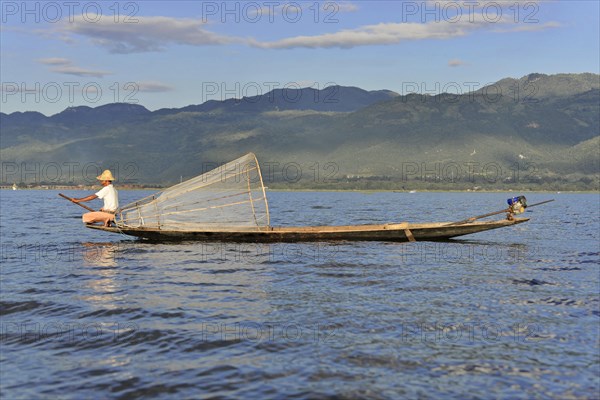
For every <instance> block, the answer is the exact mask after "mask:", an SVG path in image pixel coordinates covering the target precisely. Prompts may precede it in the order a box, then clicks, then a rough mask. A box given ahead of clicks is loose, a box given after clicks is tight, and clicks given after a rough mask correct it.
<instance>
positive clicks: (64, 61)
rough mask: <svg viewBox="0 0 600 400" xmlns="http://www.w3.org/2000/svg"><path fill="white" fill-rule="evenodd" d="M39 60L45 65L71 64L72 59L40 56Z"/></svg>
mask: <svg viewBox="0 0 600 400" xmlns="http://www.w3.org/2000/svg"><path fill="white" fill-rule="evenodd" d="M37 61H38V62H39V63H41V64H45V65H71V60H68V59H66V58H59V57H51V58H40V59H39V60H37Z"/></svg>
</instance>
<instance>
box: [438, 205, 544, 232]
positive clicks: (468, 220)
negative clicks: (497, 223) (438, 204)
mask: <svg viewBox="0 0 600 400" xmlns="http://www.w3.org/2000/svg"><path fill="white" fill-rule="evenodd" d="M551 201H554V199H551V200H545V201H540V202H539V203H535V204H532V205H530V206H527V208H531V207H535V206H539V205H541V204H546V203H550V202H551ZM509 211H510V208H505V209H504V210H500V211H494V212H491V213H487V214H483V215H478V216H476V217H471V218H468V219H463V220H462V221H456V222H451V223H449V224H446V225H444V226H450V225H462V224H468V223H469V222H473V221H475V220H478V219H481V218H485V217H491V216H492V215H498V214H502V213H505V212H509Z"/></svg>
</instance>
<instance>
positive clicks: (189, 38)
mask: <svg viewBox="0 0 600 400" xmlns="http://www.w3.org/2000/svg"><path fill="white" fill-rule="evenodd" d="M90 20H94V17H93V16H90V15H86V18H85V19H84V18H83V17H77V18H74V20H73V22H70V23H63V24H61V26H60V28H59V29H60V30H61V31H62V32H64V33H68V34H71V35H79V36H84V37H88V38H90V39H91V40H92V42H93V43H95V44H97V45H100V46H103V47H106V48H108V50H109V51H110V52H111V53H142V52H150V51H161V50H163V49H164V48H165V47H166V46H167V45H168V44H183V45H190V46H203V45H222V44H227V43H230V42H232V41H233V40H234V39H233V38H230V37H227V36H222V35H218V34H216V33H213V32H210V31H207V30H206V29H204V28H203V25H205V24H204V23H202V22H201V21H200V20H195V19H190V18H172V17H141V16H140V17H136V20H137V22H135V23H115V22H114V21H113V20H112V19H107V18H101V19H100V20H99V21H98V22H95V23H92V22H89V21H90Z"/></svg>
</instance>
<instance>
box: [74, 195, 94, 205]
mask: <svg viewBox="0 0 600 400" xmlns="http://www.w3.org/2000/svg"><path fill="white" fill-rule="evenodd" d="M97 198H98V196H96V195H95V194H90V195H89V196H88V197H82V198H80V199H75V198H73V201H74V202H75V203H83V202H85V201H90V200H94V199H97Z"/></svg>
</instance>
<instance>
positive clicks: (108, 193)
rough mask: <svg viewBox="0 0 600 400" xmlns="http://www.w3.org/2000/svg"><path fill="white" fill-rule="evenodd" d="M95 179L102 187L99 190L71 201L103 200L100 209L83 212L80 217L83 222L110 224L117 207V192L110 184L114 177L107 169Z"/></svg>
mask: <svg viewBox="0 0 600 400" xmlns="http://www.w3.org/2000/svg"><path fill="white" fill-rule="evenodd" d="M96 179H98V180H99V181H100V182H101V185H102V189H100V191H98V192H97V193H94V194H91V195H89V196H87V197H82V198H80V199H73V201H74V202H75V203H83V202H85V201H91V200H94V199H102V200H104V206H103V207H102V208H101V209H100V211H94V212H89V213H85V214H83V216H82V217H81V219H82V220H83V223H84V224H93V223H95V222H102V223H103V225H104V226H110V224H111V222H113V221H114V220H115V213H116V212H117V209H118V208H119V194H118V193H117V190H116V189H115V187H114V186H113V184H112V183H113V181H114V180H115V178H114V177H113V175H112V173H111V172H110V171H109V170H108V169H107V170H105V171H104V172H103V173H102V175H100V176H98V177H97V178H96Z"/></svg>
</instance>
